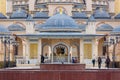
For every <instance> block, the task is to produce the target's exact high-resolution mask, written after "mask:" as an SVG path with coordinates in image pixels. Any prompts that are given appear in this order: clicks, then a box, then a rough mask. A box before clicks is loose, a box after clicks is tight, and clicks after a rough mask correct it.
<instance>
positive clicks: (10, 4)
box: [6, 0, 13, 13]
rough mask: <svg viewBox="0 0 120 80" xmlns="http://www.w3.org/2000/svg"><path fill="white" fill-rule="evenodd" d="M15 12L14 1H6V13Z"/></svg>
mask: <svg viewBox="0 0 120 80" xmlns="http://www.w3.org/2000/svg"><path fill="white" fill-rule="evenodd" d="M12 12H13V1H12V0H7V2H6V13H12Z"/></svg>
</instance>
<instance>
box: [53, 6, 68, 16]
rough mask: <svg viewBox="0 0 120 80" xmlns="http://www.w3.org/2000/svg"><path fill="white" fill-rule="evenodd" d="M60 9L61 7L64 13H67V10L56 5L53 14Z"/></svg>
mask: <svg viewBox="0 0 120 80" xmlns="http://www.w3.org/2000/svg"><path fill="white" fill-rule="evenodd" d="M60 9H63V10H64V12H65V14H67V13H68V12H67V10H66V9H65V8H64V7H62V6H58V7H56V8H55V10H54V14H56V13H57V10H60Z"/></svg>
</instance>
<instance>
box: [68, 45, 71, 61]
mask: <svg viewBox="0 0 120 80" xmlns="http://www.w3.org/2000/svg"><path fill="white" fill-rule="evenodd" d="M70 59H71V57H70V47H68V63H70Z"/></svg>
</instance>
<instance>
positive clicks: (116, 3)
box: [115, 0, 120, 14]
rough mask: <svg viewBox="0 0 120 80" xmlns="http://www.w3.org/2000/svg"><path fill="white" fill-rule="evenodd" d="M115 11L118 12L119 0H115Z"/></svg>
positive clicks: (119, 8)
mask: <svg viewBox="0 0 120 80" xmlns="http://www.w3.org/2000/svg"><path fill="white" fill-rule="evenodd" d="M115 13H116V14H118V13H120V0H115Z"/></svg>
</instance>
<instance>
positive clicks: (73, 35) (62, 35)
mask: <svg viewBox="0 0 120 80" xmlns="http://www.w3.org/2000/svg"><path fill="white" fill-rule="evenodd" d="M17 36H20V37H27V38H31V37H32V38H97V37H103V36H105V35H104V34H83V33H67V32H66V33H62V32H61V33H57V32H56V33H53V32H52V33H50V32H43V33H37V34H22V35H17Z"/></svg>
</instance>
